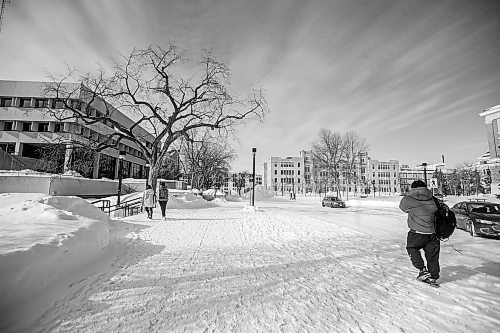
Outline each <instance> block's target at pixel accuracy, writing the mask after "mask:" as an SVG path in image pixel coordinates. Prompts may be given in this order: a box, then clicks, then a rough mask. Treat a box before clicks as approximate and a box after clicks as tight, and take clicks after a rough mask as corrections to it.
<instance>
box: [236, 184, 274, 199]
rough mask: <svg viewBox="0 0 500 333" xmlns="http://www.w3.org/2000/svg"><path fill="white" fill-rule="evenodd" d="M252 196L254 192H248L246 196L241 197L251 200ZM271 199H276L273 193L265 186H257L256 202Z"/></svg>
mask: <svg viewBox="0 0 500 333" xmlns="http://www.w3.org/2000/svg"><path fill="white" fill-rule="evenodd" d="M251 195H252V191H248V192H246V193H245V194H243V195H242V196H241V197H242V198H243V199H250V196H251ZM269 198H274V192H273V191H271V190H268V189H266V188H265V187H264V185H257V186H255V200H264V199H269Z"/></svg>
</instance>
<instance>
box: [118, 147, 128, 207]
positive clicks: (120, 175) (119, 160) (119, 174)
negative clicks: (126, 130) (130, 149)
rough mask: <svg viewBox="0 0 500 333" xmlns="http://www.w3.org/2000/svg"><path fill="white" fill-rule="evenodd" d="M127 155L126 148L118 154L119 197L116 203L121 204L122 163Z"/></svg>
mask: <svg viewBox="0 0 500 333" xmlns="http://www.w3.org/2000/svg"><path fill="white" fill-rule="evenodd" d="M125 155H127V152H126V151H124V150H120V153H119V155H118V199H117V200H116V205H117V206H120V194H121V192H122V164H123V160H124V159H125Z"/></svg>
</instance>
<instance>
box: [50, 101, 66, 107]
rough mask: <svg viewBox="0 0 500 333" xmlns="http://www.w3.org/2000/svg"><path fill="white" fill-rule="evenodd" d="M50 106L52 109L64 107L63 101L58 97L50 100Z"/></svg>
mask: <svg viewBox="0 0 500 333" xmlns="http://www.w3.org/2000/svg"><path fill="white" fill-rule="evenodd" d="M52 107H53V108H54V109H64V102H63V101H62V100H60V99H58V100H54V101H52Z"/></svg>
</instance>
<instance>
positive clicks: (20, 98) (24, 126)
mask: <svg viewBox="0 0 500 333" xmlns="http://www.w3.org/2000/svg"><path fill="white" fill-rule="evenodd" d="M65 87H66V88H67V89H68V90H69V89H71V90H72V91H77V92H78V94H77V95H76V96H77V97H75V98H73V99H71V100H70V101H68V102H69V103H71V105H72V106H73V107H74V108H77V109H80V110H82V111H83V110H88V111H89V112H91V113H92V116H99V115H103V114H105V113H106V110H111V112H110V114H111V119H113V120H114V121H117V122H119V123H121V124H124V125H125V126H130V125H131V124H133V121H132V120H131V119H130V118H128V117H127V116H126V115H124V114H123V113H121V112H120V111H118V110H117V109H116V108H114V107H113V106H111V105H109V104H107V103H105V102H104V101H101V100H94V101H92V104H91V105H92V106H91V107H87V106H89V105H88V104H87V103H89V102H90V97H87V96H86V95H87V92H86V89H85V87H84V86H83V85H81V84H77V83H68V84H66V85H65ZM57 109H64V104H63V103H62V101H60V100H57V99H55V98H50V97H47V96H45V94H44V83H43V82H27V81H2V80H0V148H1V149H3V150H5V151H6V152H8V153H9V154H11V155H14V156H16V157H17V158H18V159H19V160H21V161H23V163H26V164H27V165H34V164H35V163H36V161H37V160H39V159H40V158H42V157H43V156H41V153H40V151H41V148H42V147H49V146H58V147H60V148H62V149H64V151H63V154H62V157H61V159H63V161H61V163H60V165H63V170H60V172H65V171H67V170H69V169H74V162H75V161H76V160H78V159H79V158H80V159H81V158H82V156H83V153H85V151H88V150H89V149H87V148H85V145H86V144H88V143H90V142H91V141H93V142H100V141H106V140H108V139H109V136H110V135H111V134H113V133H116V130H115V129H114V128H113V125H112V124H111V122H108V123H101V122H98V123H95V124H90V125H88V124H84V123H83V122H82V121H80V120H76V119H74V118H73V119H68V120H63V121H60V120H58V119H57V118H56V117H55V116H53V115H50V113H49V112H47V111H50V110H57ZM134 132H135V134H136V136H137V137H138V138H139V137H140V138H141V140H143V143H144V145H145V146H146V147H147V148H148V149H149V148H152V142H153V140H154V137H153V136H152V135H151V134H150V133H148V132H147V131H146V130H145V129H143V128H141V127H136V129H135V130H134ZM75 142H79V143H80V144H81V146H82V147H83V148H81V147H80V145H75V144H74V143H75ZM120 152H122V156H123V155H124V160H123V162H122V175H123V177H132V178H144V177H145V176H146V174H147V167H146V164H147V161H146V159H145V157H144V155H143V153H142V151H141V150H140V148H139V147H138V145H137V144H136V143H135V142H132V141H128V140H121V141H120V143H119V144H118V146H117V148H106V149H105V150H103V151H101V152H99V153H95V154H93V155H92V160H93V163H92V168H91V169H90V170H86V171H87V172H86V173H87V174H84V176H86V177H89V178H101V177H106V178H111V179H115V178H117V177H118V163H119V154H120ZM85 156H86V155H85ZM76 171H79V170H76Z"/></svg>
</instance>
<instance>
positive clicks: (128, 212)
mask: <svg viewBox="0 0 500 333" xmlns="http://www.w3.org/2000/svg"><path fill="white" fill-rule="evenodd" d="M91 204H93V205H98V204H101V205H98V206H97V208H99V209H100V210H102V211H103V212H105V213H107V214H108V215H111V213H112V212H116V211H119V210H121V211H122V212H123V217H127V216H132V215H137V214H139V213H140V212H141V206H142V198H135V199H130V200H126V201H122V202H121V203H120V205H117V204H114V205H111V201H110V200H108V199H100V200H96V201H92V202H91Z"/></svg>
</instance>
